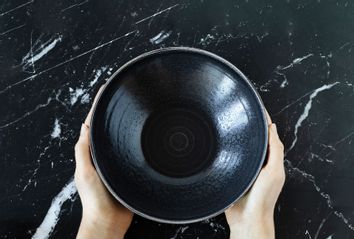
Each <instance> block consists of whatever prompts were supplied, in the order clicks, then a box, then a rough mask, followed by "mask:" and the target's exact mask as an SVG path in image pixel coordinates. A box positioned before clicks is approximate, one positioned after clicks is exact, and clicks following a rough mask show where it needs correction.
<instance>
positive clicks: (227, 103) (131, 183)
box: [91, 49, 267, 223]
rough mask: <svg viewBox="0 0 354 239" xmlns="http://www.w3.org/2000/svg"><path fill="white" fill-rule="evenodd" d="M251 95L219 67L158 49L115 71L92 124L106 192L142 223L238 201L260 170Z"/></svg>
mask: <svg viewBox="0 0 354 239" xmlns="http://www.w3.org/2000/svg"><path fill="white" fill-rule="evenodd" d="M265 120H266V119H265V117H264V112H263V106H262V103H261V101H260V99H259V96H258V95H257V93H256V92H255V90H254V89H253V88H252V86H251V85H250V83H249V82H248V81H247V79H246V78H245V77H244V76H243V75H242V74H241V73H240V72H239V71H238V70H237V69H235V68H233V67H232V66H230V65H229V64H228V63H226V62H224V61H223V60H221V59H219V58H217V57H215V56H213V55H211V54H208V53H205V52H203V51H197V50H186V49H184V50H179V49H171V50H162V51H156V52H154V53H150V54H145V55H144V56H142V57H139V58H137V59H135V60H133V61H132V62H130V63H128V64H126V65H125V66H124V67H122V68H121V69H120V70H119V71H118V72H117V73H116V74H114V75H113V77H112V78H111V80H110V81H109V83H108V84H107V86H106V87H105V89H104V91H103V92H102V94H101V96H100V98H99V100H98V102H97V104H96V107H95V111H94V115H93V120H92V127H91V149H92V154H93V159H94V163H95V166H96V168H97V169H98V171H99V173H100V176H101V177H102V179H103V181H104V183H105V184H106V186H107V187H108V189H109V190H110V191H111V193H112V194H113V195H114V196H115V197H116V198H117V199H118V200H119V201H121V202H122V203H123V204H124V205H125V206H127V207H129V208H130V209H132V210H133V211H134V212H136V213H138V214H140V215H143V216H145V217H148V218H151V219H155V220H159V221H165V222H177V223H178V222H190V221H195V220H198V219H202V218H206V217H209V216H211V215H214V214H216V213H220V212H221V211H222V210H223V209H225V208H226V207H228V206H229V205H230V204H231V203H233V202H234V201H235V200H236V199H237V198H239V197H240V196H241V195H242V194H243V193H244V192H245V191H246V190H247V189H248V187H249V186H250V184H251V183H252V182H253V180H254V178H255V176H256V175H257V174H258V172H259V169H260V167H261V166H262V164H263V160H264V156H265V151H266V146H267V128H266V123H265V122H266V121H265Z"/></svg>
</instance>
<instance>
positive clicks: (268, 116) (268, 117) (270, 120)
mask: <svg viewBox="0 0 354 239" xmlns="http://www.w3.org/2000/svg"><path fill="white" fill-rule="evenodd" d="M264 111H265V113H266V117H267V122H268V125H270V124H272V119H271V118H270V115H269V113H268V111H267V110H266V109H264Z"/></svg>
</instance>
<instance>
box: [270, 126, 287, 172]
mask: <svg viewBox="0 0 354 239" xmlns="http://www.w3.org/2000/svg"><path fill="white" fill-rule="evenodd" d="M268 132H269V143H268V162H267V165H266V167H267V166H268V165H269V167H271V168H274V167H284V146H283V143H282V142H281V141H280V139H279V136H278V132H277V127H276V125H275V124H271V125H270V126H269V130H268Z"/></svg>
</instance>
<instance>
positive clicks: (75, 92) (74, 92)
mask: <svg viewBox="0 0 354 239" xmlns="http://www.w3.org/2000/svg"><path fill="white" fill-rule="evenodd" d="M69 92H70V104H71V105H74V104H75V103H76V102H77V100H78V99H79V97H80V96H82V95H83V94H85V91H84V90H83V89H82V88H76V89H75V90H74V89H73V88H71V87H70V88H69Z"/></svg>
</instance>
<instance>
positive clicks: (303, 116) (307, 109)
mask: <svg viewBox="0 0 354 239" xmlns="http://www.w3.org/2000/svg"><path fill="white" fill-rule="evenodd" d="M337 84H339V82H335V83H333V84H329V85H323V86H321V87H320V88H318V89H316V90H314V91H313V92H312V94H311V95H310V98H309V101H308V102H307V104H306V105H305V108H304V112H302V114H301V115H300V117H299V119H298V120H297V122H296V124H295V130H294V140H293V142H292V143H291V146H290V147H289V149H288V150H287V151H286V152H285V155H286V154H287V153H288V152H289V151H290V150H292V148H294V146H295V144H296V142H297V133H298V130H299V128H300V127H301V125H302V122H304V120H305V119H306V118H307V117H308V115H309V112H310V110H311V107H312V100H313V99H314V98H315V97H316V96H317V95H318V94H319V93H320V92H322V91H324V90H328V89H331V88H332V87H333V86H335V85H337Z"/></svg>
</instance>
